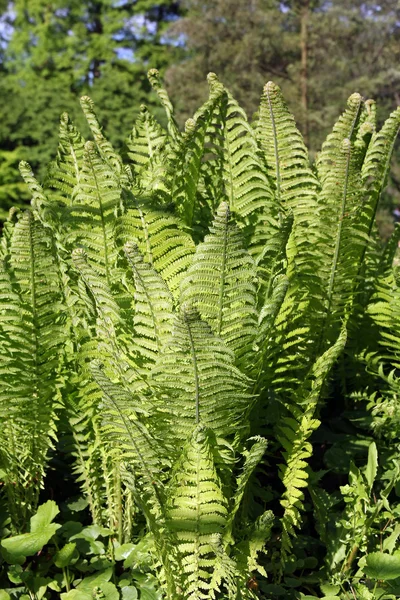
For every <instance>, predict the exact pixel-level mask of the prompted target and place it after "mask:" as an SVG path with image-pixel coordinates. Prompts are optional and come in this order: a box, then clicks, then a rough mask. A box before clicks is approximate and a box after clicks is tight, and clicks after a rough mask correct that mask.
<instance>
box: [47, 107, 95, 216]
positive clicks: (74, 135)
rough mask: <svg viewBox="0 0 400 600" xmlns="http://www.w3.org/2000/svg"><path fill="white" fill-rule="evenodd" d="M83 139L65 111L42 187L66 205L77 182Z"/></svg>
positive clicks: (70, 201) (69, 201)
mask: <svg viewBox="0 0 400 600" xmlns="http://www.w3.org/2000/svg"><path fill="white" fill-rule="evenodd" d="M84 148H85V140H84V139H83V137H82V136H81V134H80V133H79V131H78V130H77V129H76V127H75V126H74V124H73V123H72V121H71V120H70V118H69V116H68V114H67V113H63V114H62V115H61V119H60V132H59V142H58V149H57V158H56V160H55V161H54V162H52V163H50V165H49V168H48V171H47V174H46V178H45V183H44V187H45V189H46V191H49V192H50V193H51V196H52V198H53V199H54V200H55V201H60V202H62V203H63V204H65V205H66V206H70V205H71V203H72V198H73V192H74V188H75V186H76V185H78V183H79V179H80V170H81V168H82V162H83V155H84Z"/></svg>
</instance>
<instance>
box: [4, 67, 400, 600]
mask: <svg viewBox="0 0 400 600" xmlns="http://www.w3.org/2000/svg"><path fill="white" fill-rule="evenodd" d="M149 77H150V81H151V84H152V86H153V87H154V90H155V92H156V94H157V95H158V97H159V99H160V101H161V104H162V106H163V107H164V109H165V111H166V122H167V127H166V129H163V128H162V127H161V125H159V124H158V122H157V121H156V120H155V119H154V118H153V117H152V116H150V113H148V112H147V110H145V109H142V112H141V114H140V116H139V118H138V120H137V121H136V124H135V125H134V128H133V131H132V133H131V134H130V135H129V136H128V137H127V142H126V147H125V151H124V156H123V158H121V156H120V155H119V153H118V152H116V151H115V150H114V148H113V146H112V145H111V143H110V142H109V141H108V139H107V138H106V137H105V136H104V134H103V132H102V129H101V126H100V124H99V121H98V119H97V117H96V114H95V110H94V105H93V103H92V101H91V100H90V99H89V98H88V97H84V98H82V101H81V104H82V108H83V111H84V113H85V116H86V119H87V121H88V124H89V128H90V130H91V132H92V135H93V138H94V141H87V142H86V141H85V140H84V139H83V138H82V137H81V135H80V133H78V131H77V130H76V129H75V127H74V125H73V124H72V122H71V121H70V119H69V117H68V116H67V115H65V114H64V115H63V116H62V119H61V129H60V143H59V149H58V153H57V158H56V160H55V161H54V162H53V163H51V165H50V167H49V169H48V173H47V176H46V178H45V181H44V185H43V187H42V186H40V185H39V184H38V183H37V181H36V179H35V178H34V176H33V174H32V171H31V170H30V168H29V166H28V165H27V164H26V163H22V164H21V172H22V174H23V176H24V179H25V182H26V185H27V186H28V188H29V190H30V192H31V194H32V203H31V204H32V207H31V210H29V211H27V212H26V213H22V214H19V213H16V212H15V211H12V212H11V214H10V217H9V220H8V221H7V222H6V224H5V227H4V231H3V236H2V239H1V245H0V257H1V268H0V279H1V285H2V291H1V294H0V340H1V342H2V344H1V346H0V352H1V359H2V361H1V373H0V375H1V377H0V399H1V407H0V420H1V425H2V430H1V441H2V444H1V450H0V461H1V462H0V469H1V471H0V476H1V480H2V482H3V484H4V496H3V497H4V499H5V500H6V502H7V504H8V510H7V519H8V520H6V521H5V523H4V527H5V528H8V529H5V531H4V537H5V538H6V539H5V540H3V543H2V547H3V550H2V554H3V559H4V561H5V562H3V566H4V568H3V575H2V576H4V580H5V579H6V575H7V574H8V575H7V576H8V577H9V580H10V581H11V582H13V583H15V584H17V585H19V584H21V585H25V590H26V591H28V592H29V593H30V594H37V589H39V588H40V589H41V590H43V591H42V592H41V593H42V596H41V597H49V598H50V590H55V591H57V592H61V591H62V592H64V590H65V593H63V594H61V597H62V598H65V600H70V598H77V597H82V598H83V600H86V598H90V597H91V594H93V590H95V588H99V589H98V590H97V592H94V593H96V594H102V597H103V596H104V597H105V598H115V599H116V598H118V597H121V598H135V597H137V596H138V593H137V590H138V591H139V598H151V599H153V598H166V599H168V600H201V599H204V600H206V599H208V598H210V599H215V600H217V599H218V600H222V599H223V600H238V599H239V598H240V599H254V598H257V597H258V593H259V592H260V593H261V594H262V597H265V598H275V597H278V596H282V597H285V598H287V599H288V600H290V599H292V598H298V599H299V600H300V599H301V598H308V597H309V593H310V594H311V595H312V597H324V598H329V597H332V596H333V597H334V598H339V599H340V600H345V599H346V598H348V597H349V595H350V594H352V595H353V597H354V596H356V597H357V594H358V595H359V597H360V598H366V599H367V598H368V599H374V600H375V598H378V597H380V596H383V595H386V596H385V597H387V598H392V597H395V595H396V594H397V593H398V591H399V581H398V579H399V578H398V577H397V573H398V551H397V550H396V543H397V539H398V537H399V533H400V532H399V528H398V526H396V525H395V522H396V519H398V515H399V507H400V503H399V500H398V490H399V481H400V474H399V452H398V444H399V441H400V440H399V438H400V429H399V423H400V420H399V409H398V397H399V393H400V391H399V380H398V372H397V371H398V369H399V365H400V361H399V353H400V345H399V339H400V331H399V318H400V315H399V302H400V296H399V275H398V270H397V266H396V261H395V251H396V247H397V241H398V235H399V234H398V232H397V231H396V232H395V233H394V236H393V239H392V240H391V241H390V243H389V244H388V246H387V248H386V249H383V248H381V247H380V245H379V244H377V242H376V237H375V228H374V218H375V214H376V210H377V206H378V203H379V198H380V196H381V193H382V191H383V189H384V186H385V182H386V178H387V171H388V165H389V161H390V155H391V152H392V151H393V145H394V140H395V137H396V134H397V131H398V128H399V124H400V116H399V112H398V111H396V112H394V113H393V114H392V115H391V116H390V117H389V119H388V120H387V121H386V123H385V124H384V126H383V127H382V128H381V129H380V130H379V131H378V132H377V130H376V125H375V121H374V117H375V111H374V105H373V103H372V102H371V101H367V102H365V101H364V100H363V98H362V97H361V96H360V95H359V94H353V95H352V96H351V97H350V98H349V101H348V106H347V109H346V110H345V112H344V113H343V114H342V115H341V117H340V118H339V119H338V121H337V122H336V124H335V126H334V128H333V131H332V133H331V134H329V136H328V138H327V140H326V141H325V143H324V144H323V146H322V151H321V153H320V155H319V157H318V160H317V162H316V165H315V167H310V165H309V159H308V153H307V149H306V146H305V144H304V142H303V139H302V137H301V134H300V133H299V131H298V129H297V127H296V125H295V122H294V120H293V117H292V116H291V115H290V113H289V111H288V109H287V106H286V104H285V101H284V99H283V97H282V94H281V92H280V89H279V88H278V87H277V86H276V85H274V84H272V83H268V84H267V85H266V86H265V87H264V91H263V95H262V99H261V106H260V111H259V115H258V120H257V123H256V126H255V128H253V127H251V126H250V125H249V124H248V121H247V117H246V114H245V113H244V111H243V109H242V108H241V107H240V106H239V105H238V104H237V103H236V101H235V100H234V99H233V98H232V96H231V95H230V93H229V92H228V91H227V90H226V89H225V88H224V86H223V85H222V84H221V83H220V82H219V81H218V79H217V78H216V76H215V75H214V74H210V76H209V78H208V79H209V88H210V94H209V99H208V101H207V102H206V103H205V104H204V105H203V106H202V107H201V108H200V109H199V110H198V111H197V112H196V113H195V115H194V117H193V119H191V120H189V122H188V123H187V124H186V127H185V131H184V132H182V133H181V132H180V131H179V129H178V127H177V124H176V121H175V117H174V112H173V107H172V105H171V102H170V100H169V98H168V95H167V93H166V91H165V89H164V88H163V87H162V84H161V81H160V79H159V75H158V73H157V72H155V71H154V70H152V71H151V72H150V75H149ZM125 161H126V162H125ZM327 415H328V416H327ZM331 417H332V418H331ZM57 423H58V424H59V426H58V428H57V427H56V425H57ZM57 438H58V443H59V446H58V448H57V449H55V448H54V445H55V440H56V439H57ZM61 448H62V449H64V450H65V451H66V452H67V456H68V458H67V460H68V461H69V463H68V464H69V466H68V469H69V472H72V474H73V475H74V477H75V480H76V483H77V485H78V486H79V488H80V492H81V494H82V496H83V504H84V507H86V506H87V511H86V516H85V518H86V519H87V522H88V523H91V524H90V525H88V526H87V527H84V528H82V525H80V524H79V523H76V521H75V523H74V522H73V521H72V523H73V524H72V525H71V520H68V519H69V517H70V516H71V515H70V512H71V511H73V508H70V509H68V510H67V509H66V513H67V514H66V518H65V519H63V521H64V525H63V527H61V528H57V526H56V525H54V524H52V523H51V521H52V519H53V517H54V516H56V512H54V511H55V510H56V509H55V508H54V507H53V508H52V506H53V505H49V503H47V504H45V505H44V506H41V507H40V509H39V513H38V514H39V516H40V515H43V514H44V513H45V512H46V510H47V509H46V506H47V507H48V509H49V510H50V509H51V510H50V512H51V515H50V517H51V518H50V517H49V518H48V519H47V521H46V523H45V527H44V530H43V532H42V534H43V535H41V536H37V535H36V533H37V528H36V525H35V523H36V521H35V519H36V520H37V518H38V517H37V516H36V517H32V522H31V529H30V532H29V533H28V532H27V531H26V530H27V529H28V518H29V517H30V516H32V514H33V513H34V511H35V510H36V508H37V505H38V501H39V489H40V487H43V486H44V488H45V489H44V494H46V493H47V481H46V480H44V476H45V473H46V469H47V472H48V473H49V472H50V471H49V469H51V468H53V467H52V465H53V464H54V461H55V460H59V456H60V450H61ZM316 450H317V451H316ZM51 459H52V460H53V462H52V461H51ZM71 463H72V464H71ZM327 469H328V470H329V473H328V470H327ZM347 473H349V480H348V483H346V482H347V479H346V477H344V475H346V474H347ZM70 476H71V475H70ZM33 481H34V482H35V485H33V483H32V482H33ZM311 502H312V506H311ZM78 504H79V503H78ZM73 505H74V503H72V506H73ZM68 511H69V512H68ZM46 514H47V513H46ZM46 518H47V517H46ZM65 521H66V522H65ZM10 532H12V533H17V534H20V535H22V536H24V537H11V538H9V539H8V538H7V534H8V533H10ZM46 532H47V533H48V534H49V535H47V533H46ZM315 532H317V533H318V536H319V537H318V536H316V533H315ZM45 533H46V535H45ZM32 536H33V537H32ZM20 542H21V544H22V546H23V548H25V542H26V544H27V545H26V548H27V550H28V552H27V553H26V554H25V555H23V556H26V557H28V558H27V562H28V564H29V565H31V564H32V560H33V559H30V558H29V557H30V556H33V554H35V553H37V552H38V551H39V550H41V548H42V547H43V545H45V544H47V545H48V548H49V556H50V559H49V561H50V562H49V566H48V570H47V571H46V570H45V568H44V564H43V562H41V561H40V560H39V563H38V564H39V566H38V577H42V578H43V579H45V578H46V577H47V575H48V574H49V576H48V577H47V579H46V580H45V581H42V579H40V581H39V579H37V575H36V574H35V575H34V576H31V575H29V576H26V575H23V574H22V573H21V571H19V570H18V569H17V570H16V568H15V564H16V563H18V561H19V560H20V557H19V555H18V556H17V555H16V552H17V550H15V548H16V547H17V545H18V543H20ZM22 546H21V548H22ZM18 552H20V554H21V552H22V549H21V550H20V551H19V550H18ZM13 553H14V554H13ZM91 555H93V556H102V558H101V559H100V558H98V559H93V558H92V559H89V560H88V559H87V557H88V556H91ZM21 556H22V554H21ZM21 560H22V558H21ZM35 560H36V559H35ZM120 560H124V565H123V567H122V568H123V569H125V571H124V572H123V575H121V571H120V570H119V569H120V567H119V566H118V562H119V561H120ZM7 561H8V563H9V564H10V565H14V566H10V567H6V564H5V563H6V562H7ZM317 567H318V568H319V570H318V568H317ZM60 569H61V571H62V575H61V573H60ZM83 572H86V573H88V574H87V575H86V576H85V577H83V578H82V573H83ZM124 577H125V579H124ZM81 579H82V581H81ZM40 582H41V583H40ZM8 585H9V584H8V583H7V586H8ZM35 586H36V587H35ZM38 586H39V588H38ZM40 586H41V587H40ZM36 588H37V589H36ZM125 588H126V589H125ZM124 589H125V591H124ZM32 590H33V591H32ZM35 590H36V591H35ZM99 590H100V591H99ZM257 590H258V591H259V592H258V591H257ZM294 590H295V591H294ZM7 593H8V592H7ZM320 594H322V596H320ZM33 597H35V596H33ZM99 597H100V596H99Z"/></svg>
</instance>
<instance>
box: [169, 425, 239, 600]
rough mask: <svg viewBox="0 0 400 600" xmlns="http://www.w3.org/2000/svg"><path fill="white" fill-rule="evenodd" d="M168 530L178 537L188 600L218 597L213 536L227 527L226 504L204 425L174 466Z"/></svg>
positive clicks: (195, 430) (170, 490)
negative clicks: (213, 580) (214, 580)
mask: <svg viewBox="0 0 400 600" xmlns="http://www.w3.org/2000/svg"><path fill="white" fill-rule="evenodd" d="M167 515H168V528H169V529H170V530H171V531H173V533H174V534H175V535H176V537H177V543H178V551H179V553H180V555H181V560H182V567H183V576H184V593H183V597H184V598H185V600H186V599H187V600H201V599H204V600H206V599H208V598H214V597H215V591H216V590H215V589H211V582H212V576H213V568H214V563H215V552H214V550H213V543H214V536H215V535H218V534H221V533H222V532H223V530H224V527H225V525H226V521H227V516H228V511H227V503H226V500H225V498H224V496H223V494H222V491H221V483H220V481H219V478H218V476H217V473H216V470H215V466H214V463H213V457H212V452H211V448H210V444H209V440H208V432H207V429H206V428H205V427H204V425H202V424H199V425H197V426H196V428H195V429H194V431H193V433H192V434H191V436H190V437H189V439H188V441H187V443H186V444H185V446H184V448H183V451H182V454H181V456H180V458H179V460H178V462H177V464H176V465H175V467H174V471H173V474H172V479H171V483H170V486H169V489H168V499H167Z"/></svg>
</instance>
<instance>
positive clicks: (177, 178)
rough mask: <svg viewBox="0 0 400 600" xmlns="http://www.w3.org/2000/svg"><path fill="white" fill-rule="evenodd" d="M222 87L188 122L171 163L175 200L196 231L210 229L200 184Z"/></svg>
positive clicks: (186, 220) (186, 222) (218, 87)
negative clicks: (202, 228)
mask: <svg viewBox="0 0 400 600" xmlns="http://www.w3.org/2000/svg"><path fill="white" fill-rule="evenodd" d="M222 93H223V88H222V86H216V87H214V86H211V88H210V97H209V99H208V100H207V102H206V103H205V104H204V105H203V106H202V107H201V108H200V109H199V110H198V111H197V112H196V114H195V115H194V117H193V119H188V121H187V122H186V125H185V132H184V134H183V136H182V142H181V144H180V146H179V149H178V150H177V152H176V154H175V156H174V158H173V159H172V161H171V164H170V167H169V170H170V177H171V197H172V199H173V201H174V203H175V205H176V207H177V212H178V214H179V215H180V216H181V217H182V220H183V221H184V223H185V224H186V225H187V226H189V227H191V228H193V226H194V224H195V223H197V227H199V226H200V225H201V226H202V227H205V226H206V222H204V217H205V218H207V216H208V215H207V210H206V209H208V212H209V211H210V207H209V206H208V204H205V205H204V200H203V206H201V205H199V200H201V198H200V194H199V183H200V179H201V178H202V173H201V167H202V164H203V163H204V155H205V154H206V153H207V147H206V144H207V132H208V131H209V128H210V125H211V123H212V121H213V119H214V115H215V112H216V110H218V108H219V107H220V103H221V95H222ZM204 213H205V214H204Z"/></svg>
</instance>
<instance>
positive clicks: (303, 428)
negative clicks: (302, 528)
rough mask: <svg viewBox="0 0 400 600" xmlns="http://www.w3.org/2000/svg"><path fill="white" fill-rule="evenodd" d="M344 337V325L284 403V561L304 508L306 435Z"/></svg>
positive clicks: (308, 448) (280, 436)
mask: <svg viewBox="0 0 400 600" xmlns="http://www.w3.org/2000/svg"><path fill="white" fill-rule="evenodd" d="M346 337H347V333H346V327H345V325H343V326H342V330H341V333H340V335H339V337H338V339H337V341H336V342H335V344H333V346H331V347H330V348H329V349H328V350H327V351H326V352H324V354H322V356H320V357H319V358H318V359H317V360H316V362H315V365H313V366H312V368H311V370H310V373H309V374H308V377H307V379H306V381H305V382H304V384H303V385H301V386H299V389H298V391H297V394H296V399H295V402H293V403H289V404H287V408H288V410H289V413H290V416H287V417H284V418H283V419H282V423H281V424H280V425H279V430H278V431H279V433H278V439H279V441H280V443H281V444H282V446H283V448H284V452H283V456H284V458H285V463H286V464H285V465H282V466H281V474H280V475H281V479H282V483H283V485H284V486H285V491H284V493H283V496H282V500H281V505H282V506H283V508H284V510H285V512H284V514H283V517H282V519H281V526H282V559H283V561H285V559H286V556H287V554H288V553H289V552H290V549H291V545H292V542H291V537H292V536H293V535H294V529H295V527H298V526H299V525H300V521H301V515H300V512H301V511H302V510H303V508H304V507H303V500H304V494H303V491H302V490H303V489H304V488H305V487H307V479H308V471H307V466H308V463H307V461H308V459H309V458H310V456H311V454H312V445H311V443H310V442H309V438H310V436H311V434H312V432H313V431H314V430H315V429H316V428H317V427H318V426H319V425H320V421H319V420H318V419H317V418H315V412H316V409H317V406H318V401H319V398H320V395H321V391H322V387H323V385H324V383H325V380H326V378H327V377H328V375H329V373H330V371H331V369H332V366H333V364H334V363H335V361H336V360H337V358H338V356H339V355H340V354H341V352H342V351H343V349H344V346H345V343H346Z"/></svg>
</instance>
